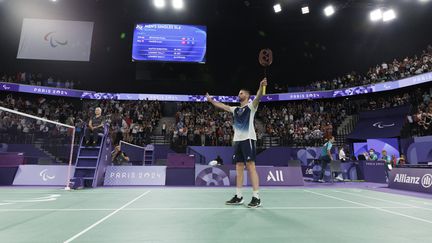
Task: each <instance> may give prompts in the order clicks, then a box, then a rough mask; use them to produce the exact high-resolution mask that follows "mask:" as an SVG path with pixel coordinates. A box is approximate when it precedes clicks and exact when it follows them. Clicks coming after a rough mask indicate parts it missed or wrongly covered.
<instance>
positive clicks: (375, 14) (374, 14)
mask: <svg viewBox="0 0 432 243" xmlns="http://www.w3.org/2000/svg"><path fill="white" fill-rule="evenodd" d="M382 17H383V13H382V11H381V9H379V8H378V9H375V10H373V11H371V12H370V14H369V18H370V20H371V21H374V22H376V21H378V20H381V19H382Z"/></svg>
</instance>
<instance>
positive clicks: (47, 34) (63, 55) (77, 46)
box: [17, 19, 93, 62]
mask: <svg viewBox="0 0 432 243" xmlns="http://www.w3.org/2000/svg"><path fill="white" fill-rule="evenodd" d="M92 34H93V22H85V21H64V20H50V19H24V20H23V25H22V30H21V38H20V43H19V48H18V55H17V58H18V59H39V60H41V59H42V60H62V61H87V62H88V61H89V60H90V50H91V42H92Z"/></svg>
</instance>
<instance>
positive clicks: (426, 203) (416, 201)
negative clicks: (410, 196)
mask: <svg viewBox="0 0 432 243" xmlns="http://www.w3.org/2000/svg"><path fill="white" fill-rule="evenodd" d="M410 201H411V202H415V203H422V204H424V205H432V203H428V202H424V201H418V200H410Z"/></svg>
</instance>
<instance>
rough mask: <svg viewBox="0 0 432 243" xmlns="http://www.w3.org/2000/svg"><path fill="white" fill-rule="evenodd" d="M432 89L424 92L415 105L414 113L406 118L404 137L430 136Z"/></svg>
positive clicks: (431, 130)
mask: <svg viewBox="0 0 432 243" xmlns="http://www.w3.org/2000/svg"><path fill="white" fill-rule="evenodd" d="M431 96H432V88H431V89H429V90H428V91H425V92H424V93H423V95H422V96H419V97H421V102H418V103H417V104H416V106H414V107H415V109H414V112H413V114H412V115H411V116H408V124H409V125H408V127H407V128H408V129H407V133H406V134H405V135H406V136H427V135H432V102H431Z"/></svg>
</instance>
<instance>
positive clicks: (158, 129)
mask: <svg viewBox="0 0 432 243" xmlns="http://www.w3.org/2000/svg"><path fill="white" fill-rule="evenodd" d="M164 123H165V124H166V130H167V133H168V130H169V128H170V127H172V126H173V125H174V124H175V118H174V117H162V118H161V119H160V120H159V122H158V125H157V127H155V128H154V130H153V134H156V135H162V125H163V124H164Z"/></svg>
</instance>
